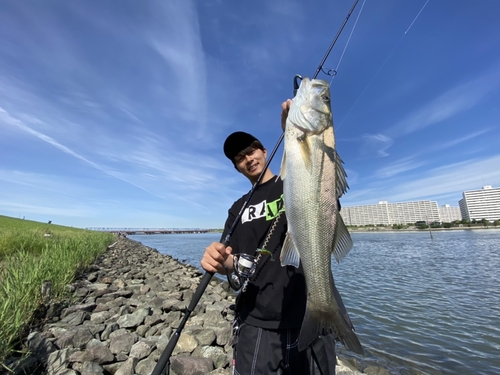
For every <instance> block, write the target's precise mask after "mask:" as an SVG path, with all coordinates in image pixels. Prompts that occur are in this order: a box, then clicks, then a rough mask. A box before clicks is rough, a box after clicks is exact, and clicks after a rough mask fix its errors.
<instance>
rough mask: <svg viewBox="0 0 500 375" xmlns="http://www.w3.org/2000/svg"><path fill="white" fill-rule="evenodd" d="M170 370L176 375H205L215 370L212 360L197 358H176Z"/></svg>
mask: <svg viewBox="0 0 500 375" xmlns="http://www.w3.org/2000/svg"><path fill="white" fill-rule="evenodd" d="M170 369H171V370H172V372H174V374H176V375H205V374H207V373H209V372H210V371H212V370H213V369H214V366H213V364H212V360H211V359H208V358H197V357H187V356H186V357H184V356H182V357H175V358H174V359H173V360H172V364H171V366H170Z"/></svg>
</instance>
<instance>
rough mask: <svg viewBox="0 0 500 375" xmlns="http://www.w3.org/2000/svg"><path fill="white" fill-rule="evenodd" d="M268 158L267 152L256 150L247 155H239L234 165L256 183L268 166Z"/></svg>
mask: <svg viewBox="0 0 500 375" xmlns="http://www.w3.org/2000/svg"><path fill="white" fill-rule="evenodd" d="M266 157H267V152H266V150H261V149H260V148H255V149H253V150H252V151H251V152H250V153H248V154H247V155H237V156H236V157H235V158H234V163H235V165H236V169H238V171H239V172H241V173H242V174H243V175H244V176H245V177H246V178H248V179H249V180H250V181H251V182H252V183H255V182H256V181H257V179H258V178H259V175H260V174H261V172H262V170H263V169H264V166H265V165H266Z"/></svg>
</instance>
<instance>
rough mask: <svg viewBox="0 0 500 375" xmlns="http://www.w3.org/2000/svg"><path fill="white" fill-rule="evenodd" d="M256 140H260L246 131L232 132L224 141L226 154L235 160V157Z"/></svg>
mask: <svg viewBox="0 0 500 375" xmlns="http://www.w3.org/2000/svg"><path fill="white" fill-rule="evenodd" d="M254 141H258V139H257V138H255V137H254V136H253V135H251V134H248V133H245V132H234V133H233V134H230V135H229V136H228V137H227V138H226V141H225V142H224V154H225V155H226V157H227V158H228V159H229V160H231V161H234V160H233V159H234V157H235V156H236V155H238V154H239V153H240V152H241V151H243V150H244V149H246V148H247V147H248V146H250V145H251V144H252V143H253V142H254Z"/></svg>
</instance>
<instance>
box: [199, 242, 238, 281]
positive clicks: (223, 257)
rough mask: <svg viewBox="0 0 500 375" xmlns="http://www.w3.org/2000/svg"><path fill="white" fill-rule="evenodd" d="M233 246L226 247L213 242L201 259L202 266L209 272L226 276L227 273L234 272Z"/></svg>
mask: <svg viewBox="0 0 500 375" xmlns="http://www.w3.org/2000/svg"><path fill="white" fill-rule="evenodd" d="M232 251H233V249H232V248H231V246H228V247H224V245H223V244H222V243H220V242H212V244H211V245H210V246H208V247H207V248H206V249H205V253H204V254H203V257H202V258H201V266H202V267H203V269H204V270H205V271H207V272H218V273H220V274H222V275H226V274H227V271H229V272H232V271H233V256H232V255H231V252H232Z"/></svg>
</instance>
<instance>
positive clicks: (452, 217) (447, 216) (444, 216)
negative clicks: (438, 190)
mask: <svg viewBox="0 0 500 375" xmlns="http://www.w3.org/2000/svg"><path fill="white" fill-rule="evenodd" d="M439 217H440V218H441V222H442V223H451V222H453V221H456V220H459V221H461V220H462V214H461V212H460V207H451V206H450V205H449V204H445V205H444V206H441V207H439Z"/></svg>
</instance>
